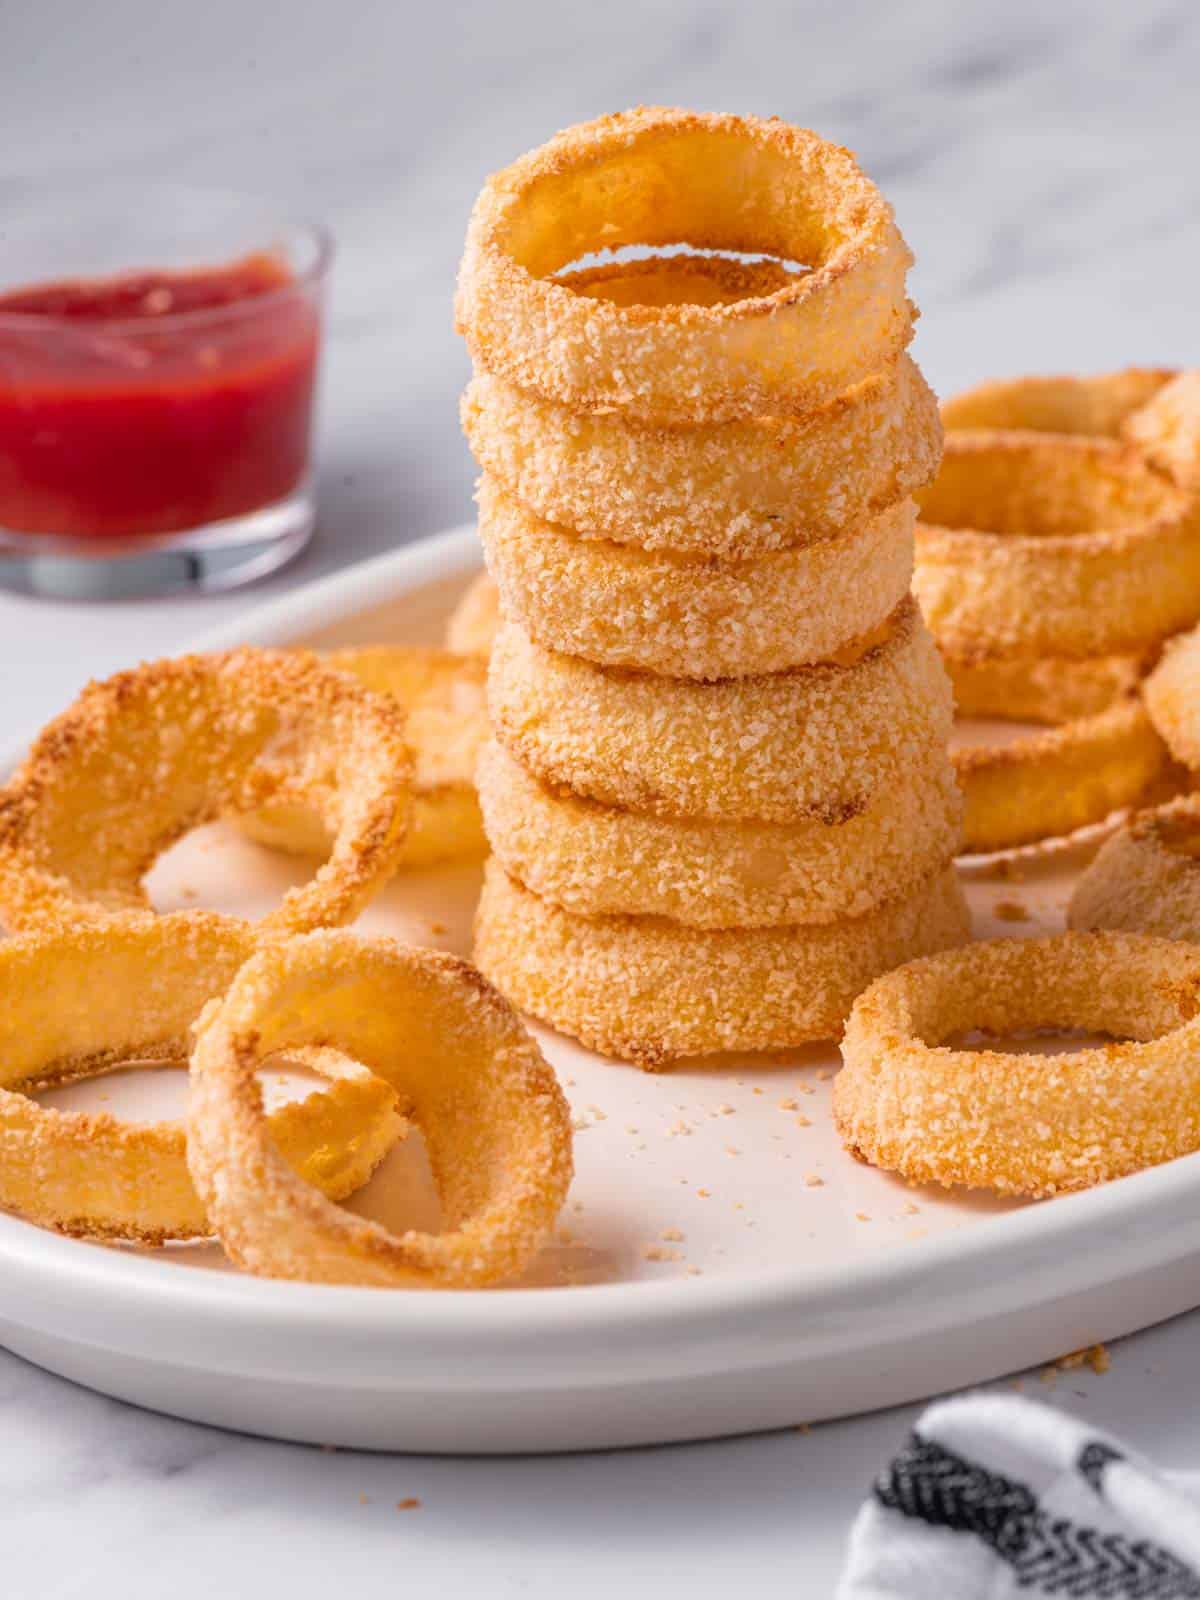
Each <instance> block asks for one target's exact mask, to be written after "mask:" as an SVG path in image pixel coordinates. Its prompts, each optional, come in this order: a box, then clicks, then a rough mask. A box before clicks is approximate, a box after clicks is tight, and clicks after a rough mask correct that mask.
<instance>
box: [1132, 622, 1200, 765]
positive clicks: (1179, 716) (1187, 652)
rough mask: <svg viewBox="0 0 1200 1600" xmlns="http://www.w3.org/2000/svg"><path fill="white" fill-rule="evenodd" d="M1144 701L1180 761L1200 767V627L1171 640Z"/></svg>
mask: <svg viewBox="0 0 1200 1600" xmlns="http://www.w3.org/2000/svg"><path fill="white" fill-rule="evenodd" d="M1142 698H1143V699H1144V700H1145V702H1146V710H1147V711H1148V712H1149V713H1150V720H1151V721H1152V722H1153V724H1154V726H1155V727H1156V728H1157V729H1158V731H1159V733H1161V734H1162V736H1163V738H1164V739H1165V740H1166V741H1167V747H1168V749H1169V750H1170V752H1171V754H1172V755H1173V756H1174V757H1175V759H1176V761H1181V762H1182V763H1183V765H1184V766H1185V767H1190V768H1191V769H1192V770H1193V771H1195V770H1196V769H1197V768H1200V628H1193V630H1192V631H1191V632H1190V633H1185V634H1184V635H1183V636H1182V638H1179V639H1172V640H1171V641H1170V643H1169V644H1168V645H1167V647H1166V649H1165V650H1164V651H1163V654H1162V660H1161V661H1160V662H1159V663H1158V665H1157V666H1156V667H1155V669H1154V671H1153V672H1152V673H1151V674H1150V675H1149V677H1148V678H1147V679H1146V681H1145V683H1143V685H1142Z"/></svg>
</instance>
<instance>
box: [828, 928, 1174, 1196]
mask: <svg viewBox="0 0 1200 1600" xmlns="http://www.w3.org/2000/svg"><path fill="white" fill-rule="evenodd" d="M1198 985H1200V951H1198V950H1196V949H1195V948H1194V947H1193V946H1190V945H1185V944H1177V943H1173V942H1171V941H1168V940H1165V939H1152V938H1148V937H1146V936H1145V935H1142V934H1134V933H1066V934H1059V935H1057V936H1055V937H1053V938H1049V939H1029V940H1010V939H1001V940H997V941H995V942H994V943H985V944H975V945H969V946H968V947H967V948H966V949H962V950H953V951H950V952H947V953H945V954H942V955H935V956H932V957H930V958H929V959H928V960H924V961H914V962H912V963H911V964H910V965H909V966H906V967H902V968H901V969H900V970H899V971H898V972H892V973H889V974H888V976H887V977H885V978H881V979H880V980H879V981H878V983H874V984H872V985H871V987H870V988H869V989H868V990H867V992H866V993H865V994H864V995H862V996H861V997H860V998H859V1000H858V1001H857V1002H856V1003H855V1006H854V1009H853V1011H852V1012H851V1014H850V1021H849V1023H848V1024H847V1027H846V1036H845V1038H844V1039H843V1041H842V1060H843V1061H844V1063H845V1065H844V1067H843V1068H842V1070H841V1072H839V1073H838V1075H837V1077H836V1078H835V1079H834V1085H833V1111H834V1118H835V1121H836V1122H837V1126H838V1131H839V1132H840V1133H841V1136H842V1138H843V1140H844V1141H845V1143H846V1145H847V1147H848V1148H849V1149H850V1150H851V1151H852V1152H853V1153H854V1154H855V1155H857V1156H860V1157H861V1158H862V1159H863V1160H866V1161H870V1162H871V1163H872V1164H873V1165H875V1166H877V1167H884V1168H886V1169H887V1170H889V1171H892V1172H899V1173H900V1174H902V1176H903V1177H905V1178H907V1179H908V1180H909V1182H912V1183H941V1184H945V1185H947V1186H949V1185H952V1184H969V1185H970V1186H972V1187H973V1188H985V1189H994V1190H997V1191H998V1192H999V1193H1001V1194H1022V1195H1050V1194H1058V1193H1061V1192H1062V1191H1063V1190H1067V1189H1082V1188H1086V1187H1088V1186H1089V1185H1091V1184H1095V1183H1103V1182H1106V1181H1107V1180H1108V1179H1110V1178H1118V1177H1120V1176H1122V1175H1123V1174H1124V1173H1127V1172H1136V1171H1137V1170H1138V1169H1139V1168H1142V1167H1148V1166H1153V1165H1154V1164H1155V1163H1157V1162H1160V1161H1170V1160H1172V1159H1173V1158H1174V1157H1175V1156H1179V1155H1184V1154H1186V1153H1187V1152H1188V1151H1191V1150H1195V1149H1196V1148H1197V1146H1198V1145H1200V1014H1198V1011H1197V1005H1196V994H1197V988H1198ZM1045 1027H1056V1028H1064V1029H1075V1028H1084V1029H1086V1030H1088V1031H1089V1032H1094V1033H1107V1034H1112V1035H1115V1036H1116V1038H1117V1039H1118V1040H1122V1041H1124V1040H1130V1041H1134V1042H1130V1043H1124V1042H1122V1043H1114V1044H1105V1045H1101V1046H1099V1047H1098V1048H1096V1049H1087V1050H1080V1051H1079V1052H1077V1053H1076V1054H1067V1055H1055V1056H1045V1055H1038V1056H1031V1057H1028V1058H1025V1059H1022V1058H1020V1057H1018V1056H1014V1055H1012V1054H1010V1053H1007V1052H1004V1051H997V1050H970V1049H960V1048H954V1047H952V1046H949V1047H948V1046H947V1045H945V1044H944V1043H943V1041H944V1040H945V1039H947V1038H948V1037H949V1036H950V1035H952V1034H955V1033H959V1032H965V1031H969V1030H974V1029H980V1030H983V1031H985V1032H988V1033H994V1034H999V1035H1003V1034H1006V1033H1012V1032H1014V1031H1016V1030H1021V1029H1028V1028H1045Z"/></svg>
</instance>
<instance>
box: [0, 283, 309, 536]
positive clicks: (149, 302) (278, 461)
mask: <svg viewBox="0 0 1200 1600" xmlns="http://www.w3.org/2000/svg"><path fill="white" fill-rule="evenodd" d="M319 346H320V305H319V299H318V297H317V295H316V294H315V293H314V291H313V287H312V285H311V284H306V283H303V282H301V281H300V280H298V279H297V278H296V277H295V276H294V274H293V273H292V271H291V269H290V268H289V267H288V266H287V265H286V264H285V263H284V262H282V261H281V260H279V259H277V258H276V257H275V256H273V255H269V254H265V253H264V254H254V255H247V256H244V257H243V258H241V259H240V260H237V261H233V262H230V263H228V264H227V265H223V266H216V267H206V268H202V269H197V270H195V271H186V272H181V271H162V272H158V271H145V272H136V273H128V274H125V275H123V276H121V277H117V278H105V279H93V280H78V281H68V282H61V283H45V284H35V285H31V286H30V287H28V288H20V289H15V290H11V291H9V292H7V293H0V528H6V529H9V530H11V531H13V532H17V533H28V534H57V535H60V536H64V537H67V538H70V539H84V540H106V539H108V540H125V539H129V538H136V537H138V536H139V535H152V534H163V533H171V532H175V531H178V530H183V529H194V528H200V527H204V526H206V525H207V524H210V523H214V522H220V521H222V520H224V519H226V518H230V517H238V516H241V515H244V514H246V513H248V512H252V511H257V510H260V509H262V508H263V507H266V506H270V505H272V504H274V503H275V502H277V501H281V500H283V499H285V498H286V496H287V495H288V494H290V493H291V491H292V490H294V489H295V488H296V487H297V485H298V484H299V483H301V481H302V480H303V479H304V477H305V474H306V472H307V468H308V459H309V438H310V430H311V423H312V413H313V395H314V389H315V383H316V371H317V356H318V351H319Z"/></svg>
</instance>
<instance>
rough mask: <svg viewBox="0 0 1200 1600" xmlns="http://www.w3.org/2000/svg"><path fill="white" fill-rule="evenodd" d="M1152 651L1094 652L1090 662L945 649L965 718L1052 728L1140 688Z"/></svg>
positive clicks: (945, 660) (945, 662) (944, 660)
mask: <svg viewBox="0 0 1200 1600" xmlns="http://www.w3.org/2000/svg"><path fill="white" fill-rule="evenodd" d="M1150 659H1151V658H1150V655H1149V653H1142V654H1138V655H1124V656H1094V657H1093V658H1092V659H1091V660H1090V661H1073V660H1070V659H1068V660H1063V659H1062V657H1058V656H1041V657H1039V656H1018V657H1016V659H1015V660H1012V661H1006V660H1004V659H1003V658H1000V657H990V658H985V659H984V660H976V659H973V658H971V657H967V658H966V659H965V660H959V659H958V658H957V657H955V656H953V655H950V654H949V653H948V652H947V651H945V650H943V651H942V663H943V665H944V666H945V668H946V671H947V672H948V673H949V675H950V683H951V685H952V687H953V689H954V701H955V705H956V706H957V708H958V715H959V716H960V717H984V718H998V719H1000V720H1001V721H1006V722H1041V723H1045V724H1046V725H1047V726H1050V727H1053V726H1055V725H1057V724H1058V723H1063V722H1071V721H1073V720H1074V719H1075V718H1076V717H1089V716H1091V715H1093V713H1095V712H1097V711H1106V710H1107V709H1108V707H1109V706H1111V705H1114V704H1115V703H1116V702H1117V701H1118V700H1125V699H1128V698H1129V696H1130V695H1132V694H1136V693H1137V692H1138V689H1139V686H1140V684H1141V681H1142V677H1143V675H1144V674H1145V671H1146V668H1147V666H1148V665H1149V661H1150Z"/></svg>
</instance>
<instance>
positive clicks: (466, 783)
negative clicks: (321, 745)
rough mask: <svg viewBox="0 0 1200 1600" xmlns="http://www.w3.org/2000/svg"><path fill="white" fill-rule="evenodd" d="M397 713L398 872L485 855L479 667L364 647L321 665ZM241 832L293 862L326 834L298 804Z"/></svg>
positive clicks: (262, 815)
mask: <svg viewBox="0 0 1200 1600" xmlns="http://www.w3.org/2000/svg"><path fill="white" fill-rule="evenodd" d="M321 659H322V660H323V661H324V662H325V664H326V665H327V666H330V667H333V668H335V669H336V670H337V671H338V672H348V673H349V674H350V676H351V677H352V678H357V679H358V681H359V682H360V683H362V684H364V685H365V686H366V687H367V688H368V689H371V690H373V691H374V692H375V693H376V694H386V695H391V696H393V697H394V698H395V699H396V700H397V701H398V702H399V704H400V706H401V707H402V708H403V710H404V713H405V717H406V722H405V735H406V737H407V740H408V744H409V747H410V748H411V750H412V754H413V764H414V766H413V786H412V789H413V814H412V826H411V827H410V828H409V830H408V834H407V836H406V838H405V840H404V848H403V849H402V851H401V853H400V856H399V859H398V861H397V866H398V867H400V868H401V869H403V868H405V867H427V866H432V865H434V864H436V863H437V862H441V861H453V860H457V859H459V858H462V857H469V856H479V855H483V854H485V853H486V851H487V840H486V839H485V838H484V836H483V821H482V819H481V817H480V815H479V802H478V800H477V799H476V797H475V761H476V757H477V756H478V754H479V746H480V745H481V744H482V742H483V739H484V736H485V735H486V733H487V707H486V703H485V688H484V686H485V680H486V677H487V667H486V664H485V663H484V662H483V661H482V660H481V659H480V657H479V656H478V655H456V654H454V653H452V652H451V651H448V650H430V649H425V648H423V647H422V646H420V645H392V644H379V645H366V646H362V647H360V648H358V649H355V650H333V651H331V652H329V654H327V655H325V656H323V657H322V658H321ZM239 825H240V827H241V829H242V831H243V832H244V833H247V834H249V836H250V837H251V838H252V839H257V840H259V841H260V842H261V843H263V844H268V845H271V846H273V847H274V848H275V849H277V850H287V851H289V852H292V853H294V854H297V855H307V856H320V857H322V858H324V857H325V856H327V855H328V854H329V847H330V844H331V842H332V841H331V838H330V834H329V830H328V828H327V827H326V826H325V825H324V824H323V823H322V821H321V818H320V817H319V816H318V815H317V813H316V812H315V811H312V810H310V809H308V808H306V807H304V806H301V805H292V806H269V807H267V808H266V809H265V810H263V811H256V812H254V813H252V814H251V815H250V816H248V817H243V818H241V819H240V823H239Z"/></svg>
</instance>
